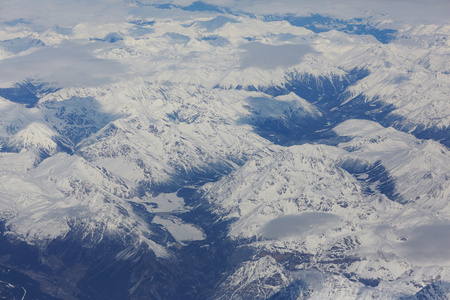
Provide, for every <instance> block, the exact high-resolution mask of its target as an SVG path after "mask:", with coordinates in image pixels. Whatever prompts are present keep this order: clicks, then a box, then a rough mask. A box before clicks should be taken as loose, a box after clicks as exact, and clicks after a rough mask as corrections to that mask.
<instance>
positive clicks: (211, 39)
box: [202, 35, 230, 47]
mask: <svg viewBox="0 0 450 300" xmlns="http://www.w3.org/2000/svg"><path fill="white" fill-rule="evenodd" d="M202 40H204V41H207V42H208V43H209V44H210V45H211V46H214V47H223V46H227V45H229V44H230V42H229V41H228V39H226V38H224V37H222V36H219V35H209V36H205V37H204V38H203V39H202Z"/></svg>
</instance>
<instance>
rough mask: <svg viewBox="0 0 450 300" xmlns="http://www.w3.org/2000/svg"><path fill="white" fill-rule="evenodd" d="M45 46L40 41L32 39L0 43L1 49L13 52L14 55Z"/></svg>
mask: <svg viewBox="0 0 450 300" xmlns="http://www.w3.org/2000/svg"><path fill="white" fill-rule="evenodd" d="M44 46H45V44H44V42H43V41H41V40H39V39H33V38H30V37H24V38H15V39H11V40H5V41H1V42H0V47H1V48H3V49H5V50H6V51H9V52H12V53H14V54H17V53H20V52H22V51H26V50H28V49H30V48H33V47H44Z"/></svg>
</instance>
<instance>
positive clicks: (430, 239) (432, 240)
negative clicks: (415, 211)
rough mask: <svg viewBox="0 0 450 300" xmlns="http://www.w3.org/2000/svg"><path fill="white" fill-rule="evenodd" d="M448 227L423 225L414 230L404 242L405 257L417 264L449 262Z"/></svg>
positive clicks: (449, 237)
mask: <svg viewBox="0 0 450 300" xmlns="http://www.w3.org/2000/svg"><path fill="white" fill-rule="evenodd" d="M449 233H450V225H449V224H441V225H424V226H418V227H416V228H414V230H413V231H412V232H411V234H410V235H409V239H408V241H407V242H405V250H406V256H407V257H408V258H410V259H412V260H414V261H416V262H419V263H431V264H441V263H449V262H450V251H449V249H450V234H449Z"/></svg>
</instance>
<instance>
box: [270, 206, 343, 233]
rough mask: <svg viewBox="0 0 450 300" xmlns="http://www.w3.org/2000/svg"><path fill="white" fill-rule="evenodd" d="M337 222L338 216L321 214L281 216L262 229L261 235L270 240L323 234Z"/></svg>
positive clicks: (306, 213) (307, 213)
mask: <svg viewBox="0 0 450 300" xmlns="http://www.w3.org/2000/svg"><path fill="white" fill-rule="evenodd" d="M338 222H339V217H338V216H336V215H333V214H329V213H322V212H305V213H302V214H300V215H287V216H281V217H278V218H276V219H274V220H272V221H270V222H268V223H267V224H266V225H265V226H264V227H263V228H262V235H263V236H265V237H266V238H270V239H272V238H278V237H285V236H299V235H302V234H304V233H309V232H311V231H314V232H324V231H326V230H327V229H328V228H329V227H330V226H333V225H334V224H337V223H338Z"/></svg>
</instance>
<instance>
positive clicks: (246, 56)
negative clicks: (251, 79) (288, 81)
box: [240, 42, 314, 70]
mask: <svg viewBox="0 0 450 300" xmlns="http://www.w3.org/2000/svg"><path fill="white" fill-rule="evenodd" d="M240 48H241V49H244V50H246V51H245V52H244V53H242V54H241V69H247V68H250V67H255V68H260V69H269V70H271V69H276V68H278V67H283V68H287V67H291V66H294V65H297V64H298V63H300V62H301V61H302V59H303V57H304V56H305V55H306V54H308V53H312V52H314V50H313V48H312V47H311V46H308V45H301V44H286V45H269V44H262V43H259V42H252V43H248V44H245V45H243V46H241V47H240Z"/></svg>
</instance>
